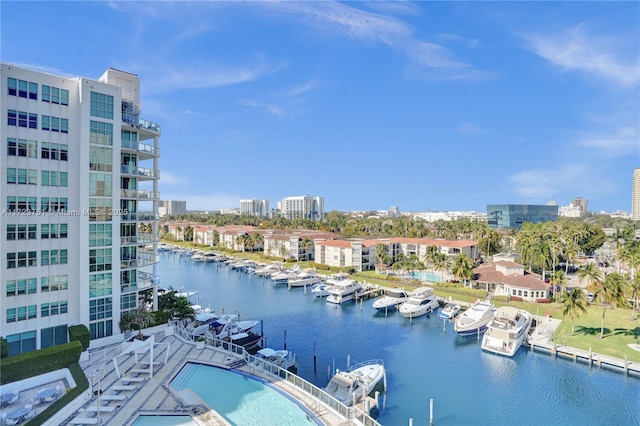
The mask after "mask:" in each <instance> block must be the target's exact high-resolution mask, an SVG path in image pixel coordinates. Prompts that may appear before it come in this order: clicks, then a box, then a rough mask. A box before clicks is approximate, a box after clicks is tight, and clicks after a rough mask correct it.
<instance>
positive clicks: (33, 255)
mask: <svg viewBox="0 0 640 426" xmlns="http://www.w3.org/2000/svg"><path fill="white" fill-rule="evenodd" d="M0 67H1V74H0V99H1V104H0V105H1V110H0V114H2V124H1V133H0V134H1V135H2V136H1V142H2V146H3V149H2V151H1V153H2V154H1V155H0V171H1V172H2V176H1V177H0V179H1V181H0V182H1V183H0V203H1V204H2V206H1V209H2V215H0V230H1V235H2V236H1V241H0V259H1V260H2V263H1V264H0V286H1V291H0V301H1V303H0V330H1V333H2V336H3V337H5V338H6V339H7V341H8V342H9V350H10V354H11V355H15V354H19V353H23V352H29V351H32V350H35V349H39V348H45V347H48V346H52V345H57V344H61V343H65V342H67V341H68V327H69V326H71V325H75V324H85V325H86V326H87V327H88V328H89V330H90V331H91V346H92V347H96V346H100V345H104V344H108V343H111V342H116V341H120V340H121V335H120V330H119V327H118V322H119V320H120V317H121V314H122V313H124V312H127V311H130V310H132V309H135V308H136V307H137V304H138V301H139V300H140V298H141V293H142V292H151V293H153V296H154V297H153V300H155V301H156V303H157V298H156V297H155V295H156V294H157V292H156V287H155V285H156V282H155V279H154V277H155V276H156V274H155V267H156V263H157V261H158V257H157V254H156V252H157V232H158V227H157V225H158V222H157V215H156V212H157V201H158V191H157V185H158V178H159V174H158V158H159V154H160V151H159V146H158V145H159V137H160V127H159V126H158V125H157V124H155V123H152V122H149V121H146V120H143V119H141V118H140V111H141V109H140V80H139V78H138V77H137V76H136V75H134V74H130V73H126V72H123V71H118V70H115V69H108V70H107V71H106V72H105V73H104V74H103V75H102V76H101V77H100V78H99V79H97V80H96V79H90V78H85V77H77V78H69V77H67V76H56V75H52V74H47V73H42V72H38V71H34V70H29V69H26V68H22V67H18V66H15V65H11V64H6V63H2V64H0ZM143 164H144V165H145V166H144V167H143Z"/></svg>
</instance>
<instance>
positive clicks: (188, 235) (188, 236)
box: [182, 225, 193, 241]
mask: <svg viewBox="0 0 640 426" xmlns="http://www.w3.org/2000/svg"><path fill="white" fill-rule="evenodd" d="M182 239H183V240H184V241H193V228H192V227H191V225H187V226H185V228H184V235H183V237H182Z"/></svg>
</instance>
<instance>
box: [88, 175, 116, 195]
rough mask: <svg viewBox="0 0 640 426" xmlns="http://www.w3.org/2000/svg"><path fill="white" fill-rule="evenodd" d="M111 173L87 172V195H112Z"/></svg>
mask: <svg viewBox="0 0 640 426" xmlns="http://www.w3.org/2000/svg"><path fill="white" fill-rule="evenodd" d="M111 188H112V185H111V175H110V174H107V173H89V195H92V196H102V197H110V196H111V195H112V189H111Z"/></svg>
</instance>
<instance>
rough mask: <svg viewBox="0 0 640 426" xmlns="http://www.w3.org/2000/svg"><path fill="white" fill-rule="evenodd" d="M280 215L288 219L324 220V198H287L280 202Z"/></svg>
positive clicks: (303, 196)
mask: <svg viewBox="0 0 640 426" xmlns="http://www.w3.org/2000/svg"><path fill="white" fill-rule="evenodd" d="M279 207H280V213H281V214H282V215H283V216H284V217H286V218H287V219H294V218H297V217H298V218H302V219H311V220H322V219H324V198H323V197H310V196H308V195H300V196H297V197H285V198H283V199H282V201H281V202H280V206H279Z"/></svg>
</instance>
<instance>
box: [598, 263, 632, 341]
mask: <svg viewBox="0 0 640 426" xmlns="http://www.w3.org/2000/svg"><path fill="white" fill-rule="evenodd" d="M624 285H625V280H624V277H623V276H622V275H620V274H618V273H617V272H612V273H610V274H608V275H607V276H606V277H605V279H604V281H603V280H599V281H596V282H594V283H593V284H592V285H591V286H590V288H589V289H590V290H591V291H593V298H594V300H596V301H597V302H598V303H600V304H601V305H602V325H601V327H600V338H601V339H603V338H604V314H605V313H606V312H607V308H609V307H612V308H616V307H619V306H623V305H625V304H626V303H627V301H626V300H625V297H624Z"/></svg>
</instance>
